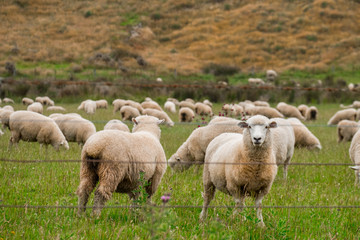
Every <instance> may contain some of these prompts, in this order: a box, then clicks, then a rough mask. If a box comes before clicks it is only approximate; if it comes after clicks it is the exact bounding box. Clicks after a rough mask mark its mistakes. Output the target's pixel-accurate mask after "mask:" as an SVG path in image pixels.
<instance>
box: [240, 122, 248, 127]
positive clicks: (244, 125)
mask: <svg viewBox="0 0 360 240" xmlns="http://www.w3.org/2000/svg"><path fill="white" fill-rule="evenodd" d="M238 126H239V127H241V128H247V127H249V125H248V124H247V123H246V122H239V124H238Z"/></svg>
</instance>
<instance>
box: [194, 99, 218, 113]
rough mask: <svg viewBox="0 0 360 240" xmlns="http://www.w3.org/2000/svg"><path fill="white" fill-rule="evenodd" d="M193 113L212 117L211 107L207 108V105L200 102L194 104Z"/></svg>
mask: <svg viewBox="0 0 360 240" xmlns="http://www.w3.org/2000/svg"><path fill="white" fill-rule="evenodd" d="M195 113H196V114H198V115H201V116H213V115H214V114H213V112H212V109H211V107H209V106H208V105H206V104H204V103H201V102H197V103H195Z"/></svg>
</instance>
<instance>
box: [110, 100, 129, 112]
mask: <svg viewBox="0 0 360 240" xmlns="http://www.w3.org/2000/svg"><path fill="white" fill-rule="evenodd" d="M125 103H126V100H124V99H115V100H114V101H113V102H112V105H113V106H114V110H113V113H116V112H117V111H120V109H121V108H122V107H123V106H125Z"/></svg>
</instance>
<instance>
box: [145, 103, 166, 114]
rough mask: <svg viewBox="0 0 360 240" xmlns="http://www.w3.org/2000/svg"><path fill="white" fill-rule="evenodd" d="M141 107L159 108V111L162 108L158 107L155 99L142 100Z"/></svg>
mask: <svg viewBox="0 0 360 240" xmlns="http://www.w3.org/2000/svg"><path fill="white" fill-rule="evenodd" d="M141 107H142V108H143V109H146V108H152V109H156V110H159V111H162V108H161V107H160V105H159V104H158V103H157V102H155V101H146V102H142V103H141ZM143 114H144V113H143Z"/></svg>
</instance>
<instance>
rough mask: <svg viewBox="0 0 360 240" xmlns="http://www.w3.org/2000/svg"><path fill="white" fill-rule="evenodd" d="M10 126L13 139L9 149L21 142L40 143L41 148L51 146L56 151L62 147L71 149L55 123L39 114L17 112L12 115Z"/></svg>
mask: <svg viewBox="0 0 360 240" xmlns="http://www.w3.org/2000/svg"><path fill="white" fill-rule="evenodd" d="M9 126H10V131H11V137H10V141H9V147H11V146H12V145H13V144H15V145H17V144H18V142H19V141H20V140H23V141H26V142H38V143H40V147H41V146H42V145H43V144H45V147H46V149H47V146H48V144H51V145H52V146H53V147H54V148H55V150H57V151H58V150H59V147H60V146H63V147H64V148H65V149H69V144H68V142H67V141H66V139H65V136H64V135H63V133H62V132H61V130H60V128H59V127H58V125H57V124H56V123H55V121H54V120H53V119H51V118H49V117H46V116H43V115H41V114H39V113H35V112H30V111H16V112H14V113H12V114H11V115H10V118H9Z"/></svg>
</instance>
